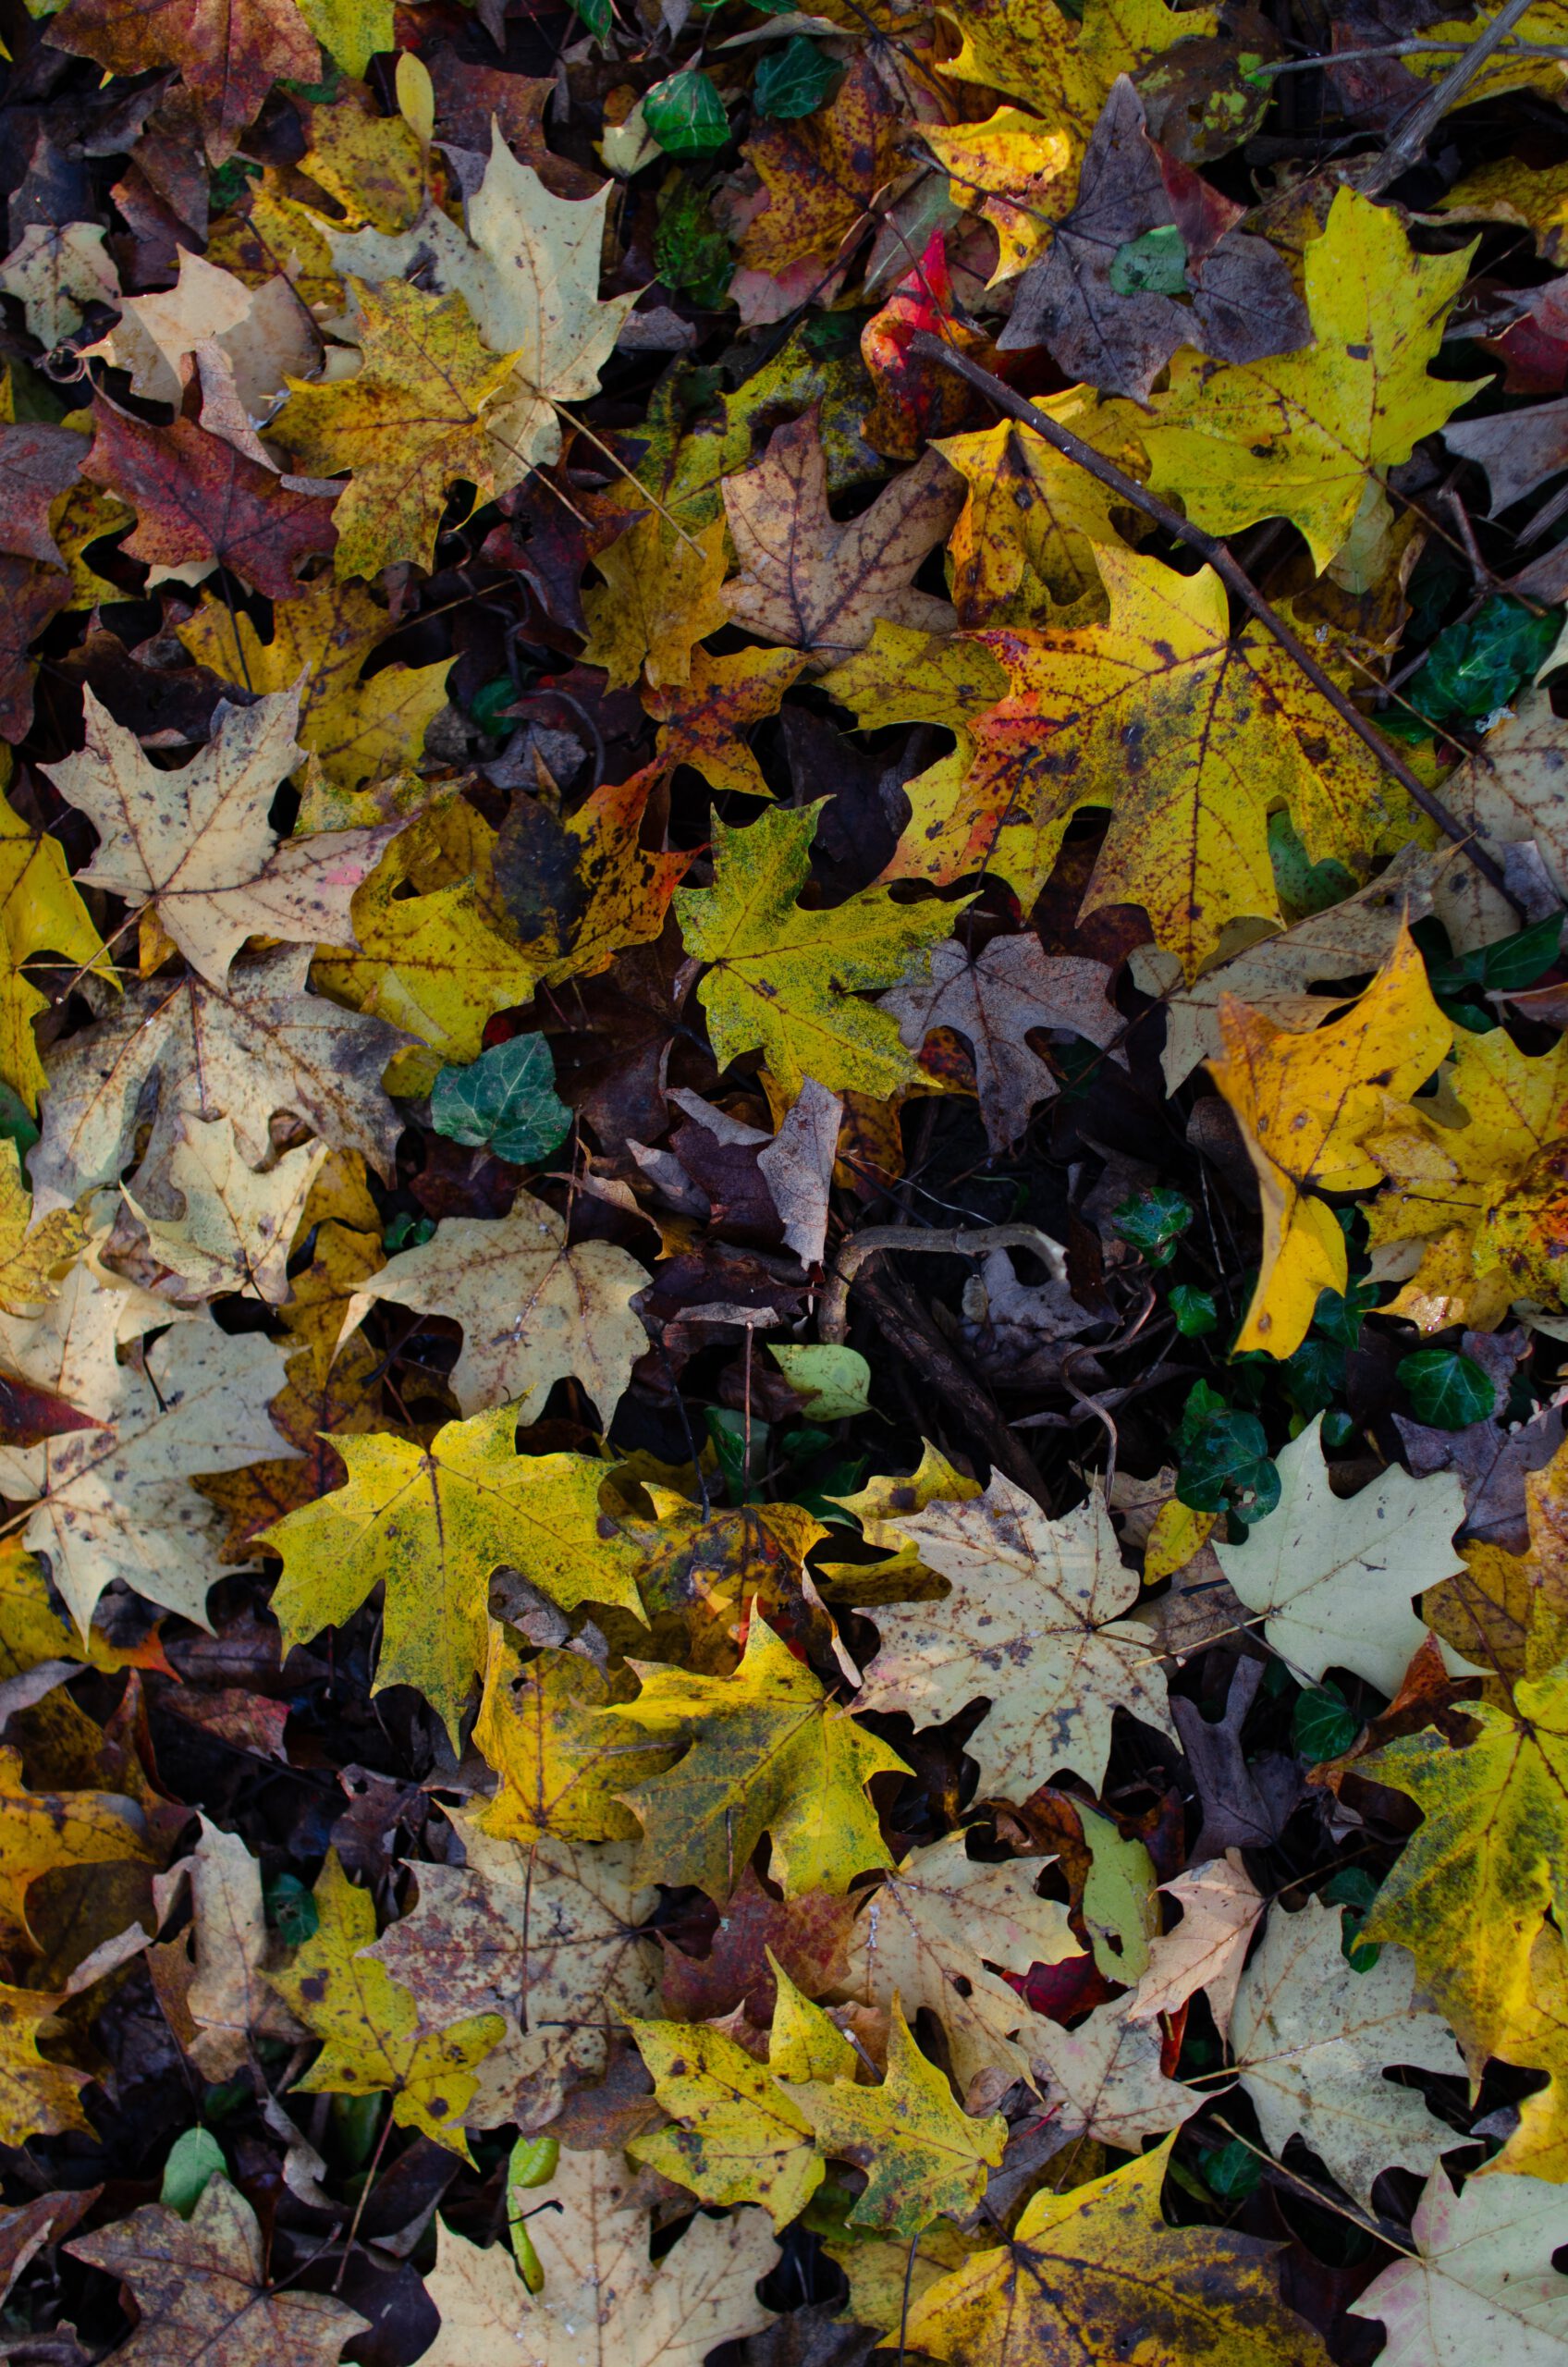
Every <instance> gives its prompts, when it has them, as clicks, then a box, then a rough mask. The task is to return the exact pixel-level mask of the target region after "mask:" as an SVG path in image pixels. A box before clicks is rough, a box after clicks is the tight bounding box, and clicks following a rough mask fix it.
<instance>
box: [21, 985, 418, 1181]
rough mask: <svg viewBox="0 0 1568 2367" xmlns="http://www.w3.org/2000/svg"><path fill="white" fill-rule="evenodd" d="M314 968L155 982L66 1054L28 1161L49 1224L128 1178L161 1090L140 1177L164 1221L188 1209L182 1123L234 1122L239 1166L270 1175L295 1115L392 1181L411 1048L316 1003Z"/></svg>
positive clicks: (380, 1028)
mask: <svg viewBox="0 0 1568 2367" xmlns="http://www.w3.org/2000/svg"><path fill="white" fill-rule="evenodd" d="M310 966H311V949H310V948H309V946H284V947H281V948H279V950H277V951H276V952H274V953H266V954H263V956H262V958H261V959H260V960H259V961H256V962H248V963H242V964H241V965H240V966H239V968H238V969H236V970H235V971H234V972H233V973H232V974H231V975H230V976H229V978H228V979H227V982H226V984H225V985H224V986H223V987H208V986H205V985H204V984H203V983H202V980H201V979H199V978H194V977H191V978H181V979H179V980H178V981H177V982H176V983H175V984H174V985H172V986H171V985H170V983H169V981H168V980H167V979H166V978H152V979H149V980H148V981H147V983H146V985H144V986H141V987H133V988H131V989H130V991H129V993H127V994H126V995H125V996H124V997H123V998H122V1000H120V1001H119V1002H118V1003H117V1004H116V1007H115V1009H114V1012H113V1013H112V1015H111V1016H110V1017H109V1018H107V1019H104V1020H102V1021H100V1022H99V1024H97V1025H96V1026H93V1027H87V1028H84V1029H83V1030H82V1032H81V1033H80V1035H79V1036H72V1037H71V1039H70V1040H69V1042H68V1043H67V1044H65V1045H62V1046H59V1047H57V1048H56V1049H55V1051H54V1052H53V1053H52V1054H51V1056H50V1061H49V1069H48V1081H49V1091H48V1093H47V1094H46V1095H45V1097H44V1100H43V1141H42V1142H41V1143H40V1144H39V1145H38V1146H37V1147H36V1149H35V1150H34V1151H33V1152H32V1155H31V1159H30V1160H29V1162H28V1163H29V1168H30V1171H31V1175H32V1186H33V1207H34V1210H35V1212H36V1215H38V1216H43V1215H44V1214H46V1213H47V1212H48V1210H50V1209H51V1208H67V1207H69V1206H70V1205H71V1204H72V1202H74V1201H75V1200H77V1199H78V1198H79V1197H80V1195H81V1193H82V1192H84V1191H85V1190H87V1189H88V1188H89V1186H90V1185H92V1184H107V1183H113V1182H117V1181H118V1179H119V1176H120V1173H121V1171H122V1169H124V1168H125V1167H126V1166H127V1165H128V1163H129V1160H130V1158H131V1155H132V1150H133V1147H134V1146H135V1144H136V1141H137V1137H138V1130H139V1127H140V1125H141V1110H142V1105H143V1098H144V1097H145V1096H146V1095H147V1092H148V1087H149V1086H150V1085H153V1084H154V1082H155V1084H156V1091H157V1114H156V1116H155V1117H154V1119H153V1125H152V1131H151V1133H150V1134H149V1135H148V1137H147V1140H146V1146H145V1148H144V1149H143V1151H142V1154H141V1164H140V1166H139V1167H138V1169H137V1171H136V1195H137V1198H138V1200H139V1201H140V1203H141V1206H142V1207H143V1208H147V1209H150V1210H151V1211H152V1212H153V1214H154V1215H157V1216H160V1217H172V1216H178V1212H179V1202H178V1195H177V1194H176V1192H175V1190H174V1188H173V1186H172V1185H171V1184H170V1183H169V1180H168V1169H169V1161H170V1160H171V1159H172V1158H173V1156H174V1153H175V1149H176V1147H177V1145H178V1140H179V1135H178V1124H179V1121H180V1119H181V1118H182V1117H191V1118H197V1119H213V1118H221V1117H227V1118H231V1119H232V1120H233V1122H234V1139H235V1144H236V1147H237V1148H238V1149H239V1156H240V1158H241V1159H244V1161H245V1163H246V1165H247V1166H260V1164H261V1162H262V1160H263V1159H265V1158H266V1157H267V1156H268V1154H269V1153H270V1151H271V1148H272V1136H271V1131H270V1126H269V1121H270V1120H271V1118H272V1117H273V1116H274V1114H275V1113H276V1111H279V1110H288V1111H289V1112H290V1113H291V1114H292V1115H294V1116H296V1117H299V1118H302V1119H303V1120H304V1121H305V1122H306V1123H307V1124H308V1125H309V1126H310V1127H311V1129H312V1132H313V1133H315V1134H319V1135H321V1136H322V1138H323V1140H324V1141H326V1142H329V1143H331V1144H333V1145H334V1146H335V1147H337V1148H338V1149H340V1150H357V1151H359V1152H361V1154H362V1156H363V1157H364V1158H365V1159H367V1160H368V1161H369V1162H370V1164H371V1165H372V1166H373V1167H374V1169H375V1170H376V1171H377V1172H378V1173H379V1174H382V1175H389V1174H390V1172H391V1170H392V1161H393V1158H394V1155H395V1153H396V1151H397V1147H398V1135H399V1134H401V1132H402V1130H403V1119H402V1116H401V1114H400V1113H399V1112H398V1110H395V1109H394V1108H393V1106H392V1103H391V1102H390V1101H389V1100H388V1098H387V1097H386V1093H385V1092H384V1091H383V1089H382V1084H381V1073H382V1070H383V1069H384V1068H385V1067H386V1063H387V1061H388V1060H390V1058H391V1057H392V1054H393V1053H394V1052H396V1051H398V1050H399V1049H401V1047H402V1046H404V1045H406V1044H407V1043H408V1042H409V1041H410V1038H409V1037H408V1036H404V1035H403V1034H402V1033H401V1032H400V1030H399V1029H398V1028H396V1027H392V1026H389V1025H388V1024H387V1023H386V1021H385V1020H382V1019H365V1018H361V1017H360V1016H359V1015H358V1014H357V1013H355V1012H349V1011H344V1010H342V1009H340V1007H339V1006H338V1005H337V1003H332V1002H327V1001H326V1000H325V999H324V998H323V997H321V996H319V995H312V994H311V993H309V992H308V991H307V988H306V983H305V981H306V976H307V974H308V972H309V970H310Z"/></svg>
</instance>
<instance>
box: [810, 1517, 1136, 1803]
mask: <svg viewBox="0 0 1568 2367" xmlns="http://www.w3.org/2000/svg"><path fill="white" fill-rule="evenodd" d="M897 1527H898V1530H899V1534H900V1537H903V1538H905V1539H908V1541H909V1542H910V1543H911V1544H912V1545H913V1546H914V1547H915V1548H916V1549H917V1551H919V1554H920V1558H921V1560H922V1561H923V1562H924V1563H925V1566H926V1567H927V1568H928V1569H932V1570H936V1571H938V1572H939V1573H940V1574H941V1576H943V1577H945V1578H946V1579H947V1580H948V1581H949V1591H948V1593H947V1595H946V1596H945V1597H944V1598H943V1599H942V1600H940V1601H938V1602H920V1603H911V1604H909V1605H907V1606H906V1605H901V1604H900V1605H897V1606H892V1607H888V1608H883V1607H881V1606H878V1608H877V1610H876V1613H875V1614H874V1615H875V1617H876V1626H877V1632H878V1634H879V1635H880V1637H881V1638H882V1641H881V1645H880V1648H879V1650H878V1651H877V1654H876V1659H875V1660H874V1661H873V1662H871V1665H870V1667H869V1668H868V1670H867V1672H866V1679H865V1686H864V1690H863V1691H862V1693H861V1695H860V1698H859V1700H858V1702H857V1703H856V1707H857V1708H858V1709H862V1710H902V1711H906V1712H907V1713H908V1714H909V1715H910V1716H911V1717H913V1720H914V1722H915V1723H916V1724H917V1725H938V1724H940V1723H942V1722H943V1721H944V1720H945V1719H948V1718H950V1717H953V1716H955V1715H956V1714H957V1712H958V1711H960V1710H962V1709H965V1708H967V1707H968V1705H969V1704H970V1703H971V1702H972V1701H976V1700H978V1699H981V1698H982V1697H985V1698H986V1699H988V1700H989V1702H990V1705H991V1707H990V1710H989V1711H988V1713H987V1715H986V1718H985V1719H984V1721H983V1722H982V1723H981V1724H980V1725H979V1726H978V1727H977V1728H976V1730H975V1732H974V1735H972V1736H971V1738H970V1740H969V1742H968V1743H967V1744H966V1746H965V1748H966V1749H967V1750H968V1751H969V1753H970V1755H971V1756H972V1757H973V1758H974V1759H976V1760H979V1762H980V1789H981V1791H982V1793H983V1794H1001V1795H1003V1796H1004V1797H1007V1798H1009V1799H1012V1800H1023V1799H1026V1798H1027V1797H1028V1796H1029V1794H1030V1793H1031V1792H1032V1791H1034V1790H1035V1787H1036V1785H1038V1784H1045V1783H1048V1782H1049V1781H1050V1779H1051V1777H1052V1776H1053V1775H1055V1774H1056V1773H1058V1772H1060V1770H1061V1769H1062V1768H1064V1767H1071V1768H1072V1769H1073V1770H1074V1772H1076V1773H1078V1774H1080V1775H1082V1776H1083V1777H1084V1779H1085V1780H1086V1781H1087V1782H1089V1783H1091V1784H1095V1785H1096V1786H1097V1785H1098V1784H1099V1783H1100V1782H1101V1780H1102V1778H1103V1777H1104V1774H1105V1769H1106V1761H1107V1760H1108V1758H1109V1753H1110V1730H1111V1721H1112V1718H1113V1716H1114V1713H1115V1711H1116V1710H1117V1709H1118V1708H1119V1707H1120V1708H1122V1709H1125V1710H1127V1711H1131V1713H1132V1714H1133V1716H1134V1717H1139V1718H1143V1719H1145V1720H1146V1722H1147V1723H1149V1724H1150V1725H1153V1726H1158V1727H1160V1728H1161V1729H1163V1731H1164V1732H1166V1733H1167V1734H1169V1733H1170V1732H1172V1731H1173V1729H1172V1727H1171V1724H1170V1714H1169V1711H1167V1708H1166V1701H1165V1682H1164V1679H1163V1677H1162V1676H1161V1675H1160V1674H1159V1671H1158V1667H1157V1666H1156V1665H1155V1664H1153V1663H1152V1662H1151V1661H1150V1657H1149V1648H1148V1637H1147V1636H1146V1634H1145V1632H1144V1631H1143V1629H1141V1628H1137V1627H1133V1626H1129V1625H1123V1624H1122V1623H1121V1622H1120V1621H1119V1619H1118V1616H1117V1614H1118V1613H1121V1612H1126V1611H1131V1610H1132V1609H1133V1606H1134V1605H1135V1604H1136V1602H1137V1600H1138V1581H1137V1578H1136V1576H1134V1574H1133V1572H1132V1571H1131V1570H1129V1569H1128V1568H1127V1567H1126V1566H1125V1564H1123V1562H1122V1560H1121V1554H1120V1552H1119V1551H1118V1550H1117V1543H1116V1532H1115V1530H1114V1529H1113V1528H1112V1527H1111V1525H1110V1518H1109V1514H1108V1513H1107V1511H1106V1508H1105V1502H1104V1498H1103V1497H1102V1495H1101V1493H1100V1490H1099V1487H1098V1484H1097V1482H1096V1488H1095V1490H1094V1493H1093V1495H1092V1496H1091V1497H1090V1500H1089V1502H1087V1503H1086V1504H1083V1505H1080V1506H1079V1508H1078V1510H1077V1511H1076V1512H1072V1513H1069V1514H1068V1515H1067V1516H1066V1518H1065V1519H1063V1520H1058V1521H1053V1520H1048V1519H1047V1516H1046V1515H1045V1514H1044V1513H1043V1512H1042V1511H1041V1510H1040V1507H1039V1506H1038V1504H1036V1503H1035V1502H1034V1500H1033V1498H1032V1497H1029V1496H1026V1495H1025V1494H1024V1493H1023V1490H1022V1489H1021V1488H1018V1487H1015V1486H1014V1485H1013V1483H1012V1481H1011V1479H1005V1478H1002V1477H1001V1475H1000V1474H999V1473H998V1475H997V1476H996V1477H994V1478H993V1479H992V1481H991V1484H990V1486H989V1487H988V1488H987V1489H986V1493H985V1495H984V1496H982V1497H980V1498H978V1499H977V1500H976V1501H975V1502H973V1503H962V1504H953V1503H936V1504H931V1505H928V1506H927V1507H926V1509H925V1511H924V1512H920V1513H915V1514H912V1515H907V1516H906V1517H904V1518H902V1519H900V1521H899V1522H898V1523H897Z"/></svg>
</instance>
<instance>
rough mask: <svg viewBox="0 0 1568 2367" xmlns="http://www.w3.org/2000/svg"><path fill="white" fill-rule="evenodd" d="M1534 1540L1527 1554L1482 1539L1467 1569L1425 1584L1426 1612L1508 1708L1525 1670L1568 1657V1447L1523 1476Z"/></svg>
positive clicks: (1536, 1670) (1537, 1672)
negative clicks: (1431, 1584)
mask: <svg viewBox="0 0 1568 2367" xmlns="http://www.w3.org/2000/svg"><path fill="white" fill-rule="evenodd" d="M1525 1517H1526V1519H1527V1521H1528V1524H1529V1531H1530V1542H1529V1547H1528V1550H1527V1551H1525V1552H1523V1553H1511V1552H1509V1551H1507V1549H1506V1548H1505V1547H1503V1546H1501V1545H1497V1544H1494V1543H1492V1542H1491V1541H1490V1540H1489V1539H1483V1538H1477V1539H1474V1540H1473V1541H1472V1542H1471V1543H1469V1544H1462V1545H1461V1546H1460V1547H1459V1549H1458V1550H1459V1551H1460V1553H1461V1554H1462V1555H1463V1557H1464V1564H1465V1567H1464V1572H1463V1573H1462V1574H1461V1575H1460V1576H1457V1577H1452V1578H1443V1579H1440V1580H1439V1583H1438V1584H1437V1585H1436V1586H1435V1587H1428V1588H1427V1591H1426V1593H1425V1594H1424V1595H1423V1596H1422V1598H1421V1616H1422V1618H1423V1619H1424V1620H1425V1621H1426V1623H1427V1626H1428V1627H1430V1628H1431V1630H1432V1631H1433V1633H1434V1634H1435V1635H1437V1636H1440V1637H1442V1639H1443V1641H1444V1643H1446V1644H1452V1647H1453V1649H1454V1650H1455V1651H1456V1652H1459V1653H1462V1654H1463V1656H1464V1659H1465V1660H1466V1661H1468V1662H1469V1663H1470V1664H1471V1666H1472V1667H1473V1668H1483V1669H1486V1670H1488V1672H1489V1674H1488V1684H1487V1688H1486V1696H1485V1698H1486V1699H1488V1700H1489V1701H1494V1702H1496V1703H1497V1705H1498V1706H1499V1707H1500V1708H1502V1709H1506V1708H1507V1707H1508V1705H1509V1702H1510V1700H1511V1699H1512V1696H1513V1686H1514V1684H1515V1682H1516V1681H1517V1679H1518V1678H1520V1677H1522V1676H1530V1677H1539V1676H1545V1675H1546V1674H1547V1673H1548V1671H1549V1670H1550V1669H1552V1668H1554V1667H1555V1666H1556V1664H1557V1662H1559V1661H1560V1660H1562V1658H1563V1657H1564V1656H1565V1655H1568V1446H1561V1447H1559V1448H1558V1450H1557V1453H1555V1454H1554V1455H1553V1456H1552V1458H1551V1461H1550V1463H1549V1464H1547V1466H1545V1468H1544V1469H1543V1470H1540V1471H1529V1472H1526V1473H1525Z"/></svg>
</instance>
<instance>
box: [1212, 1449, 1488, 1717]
mask: <svg viewBox="0 0 1568 2367" xmlns="http://www.w3.org/2000/svg"><path fill="white" fill-rule="evenodd" d="M1322 1427H1323V1418H1322V1416H1321V1415H1319V1416H1318V1417H1317V1420H1316V1421H1315V1422H1313V1423H1311V1424H1310V1425H1309V1426H1308V1428H1307V1429H1305V1430H1303V1432H1302V1434H1301V1436H1300V1437H1299V1438H1296V1439H1292V1441H1290V1444H1289V1445H1288V1446H1284V1447H1281V1449H1280V1453H1278V1454H1277V1455H1276V1456H1275V1458H1274V1460H1275V1463H1276V1466H1277V1467H1278V1469H1279V1473H1280V1488H1281V1490H1282V1493H1281V1495H1280V1503H1279V1506H1278V1508H1277V1509H1276V1510H1275V1511H1274V1512H1272V1513H1270V1514H1269V1515H1268V1519H1267V1520H1262V1521H1259V1522H1258V1523H1257V1524H1256V1527H1254V1528H1252V1529H1250V1530H1249V1531H1248V1534H1247V1541H1246V1543H1245V1544H1244V1545H1227V1544H1225V1543H1224V1542H1223V1541H1222V1540H1220V1539H1219V1538H1218V1537H1217V1538H1216V1539H1215V1546H1214V1550H1215V1552H1216V1553H1217V1554H1218V1555H1219V1565H1220V1567H1221V1569H1222V1570H1223V1571H1224V1573H1225V1576H1227V1577H1228V1578H1229V1579H1230V1581H1231V1586H1232V1587H1233V1588H1235V1590H1236V1592H1237V1594H1238V1595H1239V1596H1240V1597H1241V1599H1242V1600H1243V1602H1244V1603H1245V1605H1246V1607H1247V1609H1248V1610H1249V1611H1251V1612H1255V1613H1258V1614H1259V1615H1261V1616H1262V1617H1263V1618H1264V1619H1266V1620H1267V1622H1268V1625H1267V1626H1266V1628H1265V1630H1264V1632H1265V1634H1266V1636H1267V1637H1268V1642H1269V1643H1270V1645H1271V1646H1272V1647H1273V1649H1274V1650H1275V1651H1277V1652H1279V1653H1280V1655H1281V1656H1282V1657H1283V1659H1285V1660H1286V1661H1287V1662H1289V1663H1290V1665H1291V1666H1292V1668H1293V1669H1299V1670H1300V1671H1301V1672H1302V1673H1303V1674H1305V1675H1307V1676H1312V1677H1318V1676H1321V1675H1322V1674H1324V1672H1325V1670H1327V1669H1330V1668H1346V1669H1349V1670H1351V1671H1352V1672H1353V1674H1355V1675H1356V1676H1364V1677H1366V1680H1367V1683H1368V1684H1370V1685H1375V1686H1378V1689H1379V1691H1381V1692H1383V1693H1387V1694H1390V1695H1392V1694H1395V1693H1397V1692H1398V1691H1399V1687H1400V1680H1401V1678H1402V1677H1403V1674H1404V1672H1405V1670H1406V1668H1407V1667H1408V1666H1409V1664H1410V1662H1411V1660H1412V1659H1413V1658H1414V1656H1415V1653H1416V1652H1417V1651H1418V1650H1420V1648H1421V1645H1422V1643H1423V1642H1424V1641H1425V1638H1426V1635H1427V1630H1426V1628H1425V1627H1424V1626H1423V1625H1422V1624H1421V1622H1420V1620H1419V1619H1417V1617H1416V1616H1415V1612H1414V1611H1413V1609H1412V1608H1411V1597H1412V1596H1413V1595H1417V1594H1419V1593H1420V1592H1421V1591H1422V1589H1423V1588H1426V1587H1430V1586H1436V1584H1437V1583H1438V1580H1439V1578H1446V1577H1451V1576H1452V1575H1453V1574H1454V1572H1455V1571H1457V1570H1459V1569H1461V1568H1463V1566H1464V1565H1463V1563H1462V1562H1461V1559H1460V1557H1459V1555H1458V1554H1457V1553H1456V1552H1455V1551H1454V1550H1453V1544H1452V1539H1453V1532H1454V1530H1455V1529H1456V1528H1457V1527H1459V1525H1460V1523H1461V1521H1462V1520H1463V1519H1464V1489H1463V1487H1462V1485H1461V1484H1460V1481H1459V1479H1458V1478H1457V1477H1456V1475H1455V1474H1454V1473H1453V1472H1452V1471H1444V1472H1439V1473H1437V1474H1436V1475H1435V1476H1434V1477H1433V1478H1429V1479H1413V1478H1411V1477H1410V1474H1409V1473H1408V1472H1407V1471H1401V1470H1399V1469H1397V1468H1393V1469H1390V1470H1388V1471H1385V1472H1384V1473H1383V1475H1382V1477H1381V1478H1378V1479H1375V1480H1374V1481H1373V1482H1372V1484H1371V1486H1370V1487H1368V1488H1364V1489H1363V1490H1362V1491H1361V1493H1360V1494H1359V1495H1358V1496H1351V1497H1344V1496H1336V1495H1335V1493H1334V1491H1333V1489H1332V1488H1331V1487H1330V1486H1329V1466H1328V1465H1327V1464H1326V1463H1325V1461H1324V1459H1323V1445H1322V1440H1321V1437H1320V1435H1319V1433H1320V1432H1321V1430H1322ZM1445 1649H1446V1648H1445ZM1455 1665H1457V1666H1461V1667H1463V1666H1464V1663H1463V1662H1459V1661H1458V1660H1457V1656H1455Z"/></svg>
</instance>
